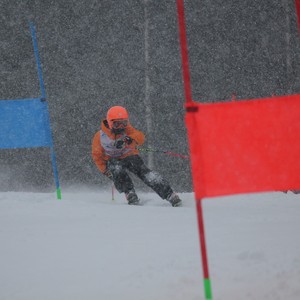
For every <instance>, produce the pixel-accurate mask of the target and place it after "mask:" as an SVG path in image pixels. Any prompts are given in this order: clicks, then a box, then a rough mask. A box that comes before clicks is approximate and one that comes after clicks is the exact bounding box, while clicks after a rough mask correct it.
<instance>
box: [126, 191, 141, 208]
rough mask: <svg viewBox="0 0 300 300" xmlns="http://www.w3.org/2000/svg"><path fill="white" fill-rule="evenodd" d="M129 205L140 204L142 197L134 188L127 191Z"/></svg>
mask: <svg viewBox="0 0 300 300" xmlns="http://www.w3.org/2000/svg"><path fill="white" fill-rule="evenodd" d="M125 195H126V199H127V201H128V204H129V205H139V203H140V199H139V197H138V196H137V194H136V193H135V191H134V190H131V191H129V192H127V193H125Z"/></svg>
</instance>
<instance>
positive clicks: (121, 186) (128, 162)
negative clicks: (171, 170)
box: [107, 155, 173, 199]
mask: <svg viewBox="0 0 300 300" xmlns="http://www.w3.org/2000/svg"><path fill="white" fill-rule="evenodd" d="M107 169H108V170H109V171H110V172H111V173H112V175H113V178H112V180H113V182H114V184H115V187H116V189H117V190H118V191H119V192H120V193H127V192H129V191H131V190H134V186H133V182H132V180H131V178H130V177H129V175H128V172H127V171H129V172H131V173H133V174H134V175H136V176H137V177H139V178H140V179H141V180H142V181H143V182H144V183H145V184H146V185H148V186H149V187H151V188H152V189H153V190H154V191H155V192H156V193H157V194H158V195H159V196H160V197H161V198H162V199H167V198H168V196H169V195H171V194H172V193H173V190H172V188H171V186H170V184H169V183H168V182H167V181H166V180H165V179H164V178H163V177H162V176H161V175H160V174H159V173H157V172H155V171H152V170H150V169H149V168H148V167H147V166H146V165H145V163H144V162H143V160H142V158H141V157H140V156H138V155H131V156H127V157H125V158H123V159H116V158H111V159H110V160H108V162H107Z"/></svg>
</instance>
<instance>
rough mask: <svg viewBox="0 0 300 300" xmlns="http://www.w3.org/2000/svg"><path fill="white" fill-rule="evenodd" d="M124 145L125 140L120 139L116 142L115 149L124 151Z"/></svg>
mask: <svg viewBox="0 0 300 300" xmlns="http://www.w3.org/2000/svg"><path fill="white" fill-rule="evenodd" d="M124 144H125V142H124V140H123V139H119V140H116V142H115V147H116V148H117V149H122V148H124V146H125V145H124Z"/></svg>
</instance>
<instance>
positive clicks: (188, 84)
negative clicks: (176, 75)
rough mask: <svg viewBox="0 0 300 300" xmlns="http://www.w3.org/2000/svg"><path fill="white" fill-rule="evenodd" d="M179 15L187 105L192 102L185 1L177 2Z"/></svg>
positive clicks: (178, 0) (179, 0)
mask: <svg viewBox="0 0 300 300" xmlns="http://www.w3.org/2000/svg"><path fill="white" fill-rule="evenodd" d="M177 14H178V25H179V26H178V30H179V40H180V49H181V63H182V72H183V84H184V94H185V101H186V103H189V102H192V90H191V79H190V69H189V56H188V47H187V39H186V30H185V18H184V3H183V0H177Z"/></svg>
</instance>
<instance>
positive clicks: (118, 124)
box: [112, 120, 128, 129]
mask: <svg viewBox="0 0 300 300" xmlns="http://www.w3.org/2000/svg"><path fill="white" fill-rule="evenodd" d="M112 125H113V128H115V129H118V128H125V127H126V126H127V125H128V120H114V121H112Z"/></svg>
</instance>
